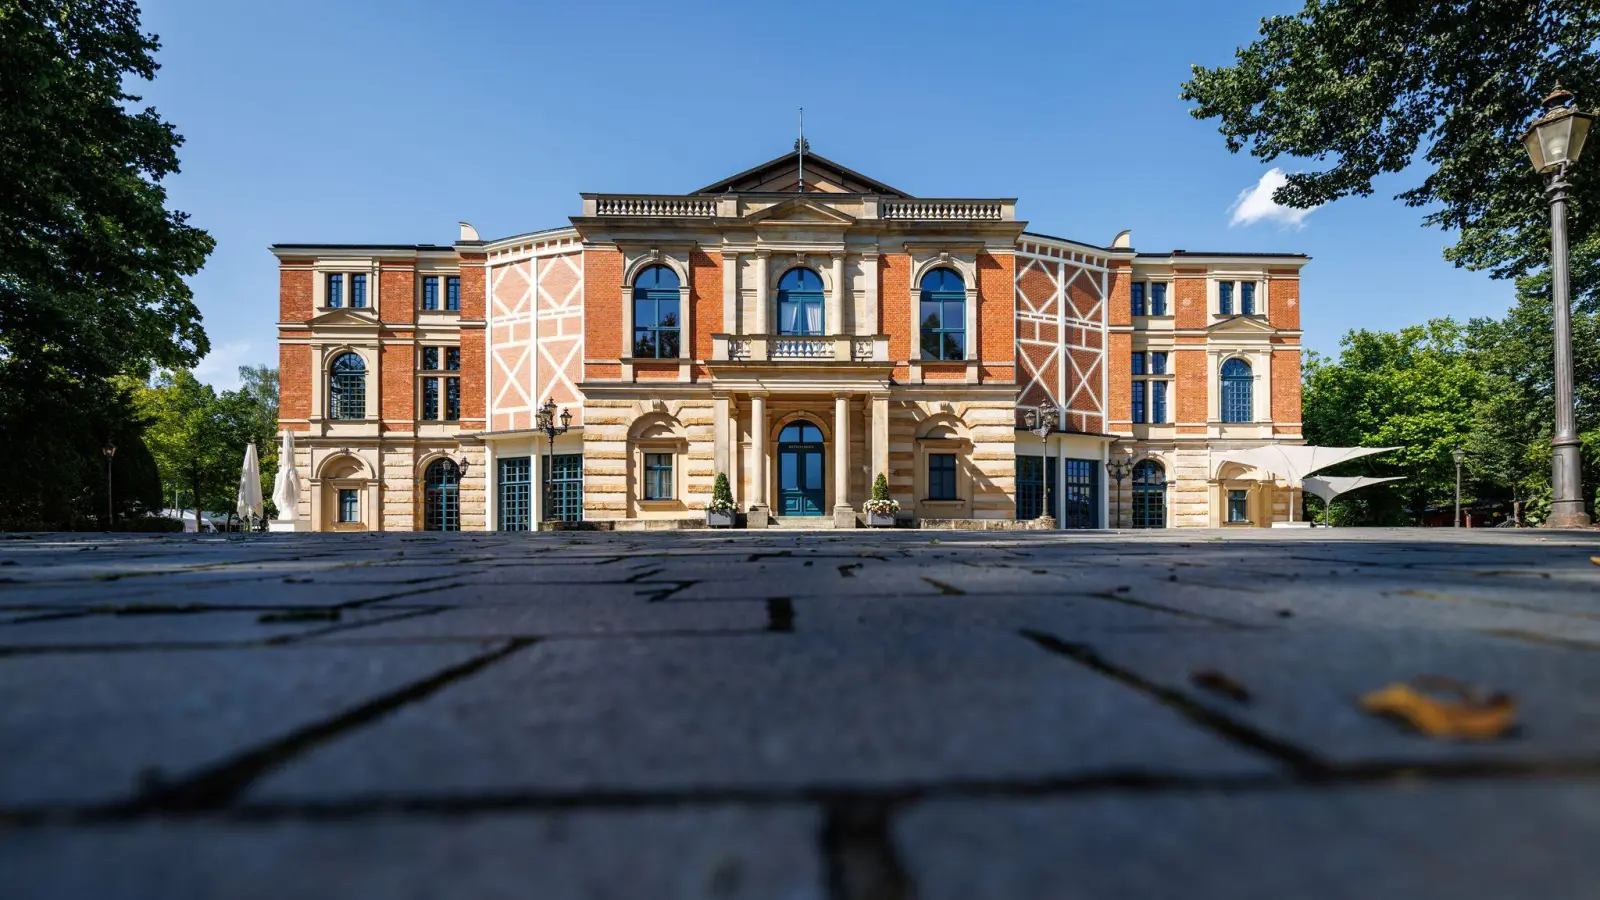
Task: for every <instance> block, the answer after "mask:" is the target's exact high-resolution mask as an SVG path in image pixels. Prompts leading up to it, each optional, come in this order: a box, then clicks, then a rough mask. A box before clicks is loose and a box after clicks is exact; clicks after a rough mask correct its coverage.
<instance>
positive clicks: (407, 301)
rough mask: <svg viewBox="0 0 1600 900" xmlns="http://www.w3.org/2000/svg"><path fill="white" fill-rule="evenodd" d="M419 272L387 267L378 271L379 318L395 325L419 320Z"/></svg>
mask: <svg viewBox="0 0 1600 900" xmlns="http://www.w3.org/2000/svg"><path fill="white" fill-rule="evenodd" d="M416 290H417V272H416V270H415V269H414V268H412V266H411V264H410V263H407V264H406V266H405V268H393V269H391V268H388V267H385V268H384V269H383V270H382V271H380V272H379V273H378V318H379V319H380V320H382V321H384V322H387V323H390V324H394V325H409V324H411V323H412V322H415V321H416V320H417V301H416Z"/></svg>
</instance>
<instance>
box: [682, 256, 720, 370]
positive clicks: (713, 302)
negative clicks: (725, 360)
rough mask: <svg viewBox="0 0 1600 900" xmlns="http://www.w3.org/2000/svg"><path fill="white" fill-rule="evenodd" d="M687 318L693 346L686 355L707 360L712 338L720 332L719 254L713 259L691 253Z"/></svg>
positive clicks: (712, 257)
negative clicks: (692, 330) (692, 334)
mask: <svg viewBox="0 0 1600 900" xmlns="http://www.w3.org/2000/svg"><path fill="white" fill-rule="evenodd" d="M689 317H690V319H691V320H692V323H693V325H694V346H693V347H692V348H691V350H690V354H689V355H690V356H692V357H694V358H695V359H710V358H711V355H712V347H711V335H713V334H716V333H718V332H721V331H722V330H723V324H722V254H721V253H718V254H717V255H716V256H712V255H711V254H709V253H706V252H704V251H702V250H692V251H690V253H689Z"/></svg>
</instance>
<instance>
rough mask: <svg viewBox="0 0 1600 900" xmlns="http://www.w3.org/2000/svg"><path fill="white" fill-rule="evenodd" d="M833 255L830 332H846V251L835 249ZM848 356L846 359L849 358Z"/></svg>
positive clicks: (829, 311) (829, 313) (828, 323)
mask: <svg viewBox="0 0 1600 900" xmlns="http://www.w3.org/2000/svg"><path fill="white" fill-rule="evenodd" d="M832 256H833V290H831V291H829V292H828V321H827V328H826V329H824V330H825V331H827V333H828V334H845V333H846V332H845V330H844V296H845V291H844V251H843V250H835V251H833V253H832ZM849 358H850V357H849V356H846V357H845V359H849Z"/></svg>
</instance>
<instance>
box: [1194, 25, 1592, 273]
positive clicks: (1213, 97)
mask: <svg viewBox="0 0 1600 900" xmlns="http://www.w3.org/2000/svg"><path fill="white" fill-rule="evenodd" d="M1557 83H1560V84H1561V85H1562V86H1564V87H1566V88H1567V89H1569V90H1572V91H1574V92H1576V94H1577V95H1578V99H1579V101H1580V103H1581V104H1583V105H1586V106H1591V107H1592V106H1594V105H1596V104H1600V2H1596V0H1471V2H1467V0H1453V2H1437V3H1396V2H1391V0H1307V2H1306V5H1305V8H1304V9H1303V10H1301V12H1300V13H1299V14H1297V15H1291V16H1272V17H1270V18H1267V19H1264V20H1262V23H1261V33H1260V37H1259V38H1258V39H1257V40H1256V41H1255V42H1254V43H1252V44H1250V45H1249V46H1247V47H1243V48H1241V49H1239V50H1238V52H1237V53H1236V56H1235V61H1234V64H1233V65H1231V66H1224V67H1220V68H1215V69H1208V68H1204V67H1201V66H1196V67H1195V68H1194V76H1193V78H1191V79H1190V80H1189V81H1188V82H1186V83H1185V84H1184V86H1183V93H1182V96H1183V98H1184V99H1186V100H1190V101H1193V102H1194V103H1195V104H1196V106H1195V108H1194V109H1193V110H1192V113H1193V115H1194V116H1195V117H1196V118H1201V119H1213V118H1214V119H1217V120H1219V128H1220V130H1221V132H1222V135H1223V137H1224V138H1225V139H1226V140H1227V144H1228V148H1229V149H1230V150H1232V151H1234V152H1238V151H1240V150H1243V149H1245V148H1248V149H1249V151H1250V153H1251V154H1252V155H1254V156H1256V157H1259V158H1260V159H1263V160H1275V159H1277V158H1278V157H1280V156H1293V157H1300V158H1302V159H1308V160H1317V161H1320V162H1321V163H1322V164H1323V165H1322V166H1321V167H1320V168H1319V169H1317V170H1315V171H1308V172H1300V173H1295V174H1291V175H1289V180H1288V184H1286V185H1285V186H1284V187H1282V188H1281V189H1279V190H1278V192H1277V194H1276V195H1275V197H1274V199H1276V200H1277V201H1278V202H1279V203H1282V204H1285V205H1287V206H1294V207H1300V208H1308V207H1312V206H1316V205H1318V204H1321V203H1326V202H1328V201H1330V200H1334V199H1337V198H1339V197H1344V196H1351V195H1355V196H1365V195H1368V194H1371V193H1372V191H1373V182H1374V180H1375V179H1376V178H1378V177H1379V176H1381V175H1384V174H1386V173H1398V172H1404V171H1407V170H1410V171H1413V172H1422V173H1425V174H1423V177H1422V179H1421V182H1420V183H1418V184H1416V185H1415V186H1413V187H1411V188H1409V189H1408V190H1406V191H1404V192H1403V193H1401V194H1400V195H1399V199H1401V200H1403V201H1404V202H1405V203H1406V204H1407V205H1409V206H1414V207H1422V208H1426V209H1427V213H1426V215H1425V217H1424V221H1426V222H1427V223H1429V224H1431V225H1436V226H1439V227H1441V228H1445V229H1448V230H1451V231H1454V232H1459V239H1458V241H1457V243H1456V245H1455V246H1454V247H1452V248H1451V249H1450V250H1449V251H1447V252H1446V256H1447V257H1448V258H1449V259H1451V260H1453V261H1454V262H1456V263H1457V264H1458V265H1464V266H1468V267H1471V268H1487V269H1492V270H1493V271H1494V272H1495V273H1496V274H1497V275H1500V276H1502V277H1509V276H1516V275H1523V274H1527V273H1529V272H1533V271H1536V270H1538V269H1540V268H1542V267H1543V266H1544V265H1545V264H1546V262H1547V260H1548V258H1549V246H1550V245H1549V237H1550V232H1549V218H1548V215H1549V214H1548V211H1547V209H1546V207H1545V204H1544V201H1543V197H1542V193H1541V190H1540V185H1539V179H1538V176H1537V175H1536V174H1535V173H1534V171H1533V167H1532V166H1531V165H1530V164H1529V162H1528V158H1527V155H1526V153H1525V152H1524V150H1523V148H1522V145H1521V143H1520V141H1519V140H1518V138H1519V136H1520V134H1521V133H1522V131H1523V130H1524V129H1525V128H1526V127H1527V125H1528V123H1529V121H1530V120H1531V119H1532V117H1533V114H1534V113H1535V112H1536V111H1537V108H1538V106H1539V101H1540V100H1541V98H1542V97H1543V96H1544V95H1545V94H1546V93H1548V92H1549V91H1551V90H1552V89H1553V88H1554V87H1555V86H1556V84H1557ZM1589 209H1600V179H1597V178H1585V177H1582V173H1581V172H1580V173H1579V177H1578V178H1577V179H1576V181H1575V183H1574V196H1573V210H1574V213H1575V215H1574V217H1573V220H1572V237H1573V248H1574V255H1575V256H1577V257H1582V258H1583V259H1584V260H1585V261H1586V264H1592V261H1593V260H1594V259H1595V258H1596V255H1597V251H1600V234H1597V233H1596V231H1595V229H1594V226H1593V224H1592V220H1591V218H1590V217H1588V216H1585V215H1584V211H1585V210H1589ZM1582 285H1583V286H1584V288H1585V289H1593V286H1594V285H1595V282H1593V281H1584V282H1582Z"/></svg>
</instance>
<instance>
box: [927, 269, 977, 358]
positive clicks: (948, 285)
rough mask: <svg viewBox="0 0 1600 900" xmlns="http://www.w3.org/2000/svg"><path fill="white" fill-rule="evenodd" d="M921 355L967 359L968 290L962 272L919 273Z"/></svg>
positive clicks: (947, 270)
mask: <svg viewBox="0 0 1600 900" xmlns="http://www.w3.org/2000/svg"><path fill="white" fill-rule="evenodd" d="M921 316H922V358H923V359H935V360H959V359H966V358H967V290H966V285H965V284H963V283H962V281H961V273H959V272H957V271H956V270H954V269H933V270H931V271H930V272H928V274H926V275H924V276H922V309H921Z"/></svg>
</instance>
